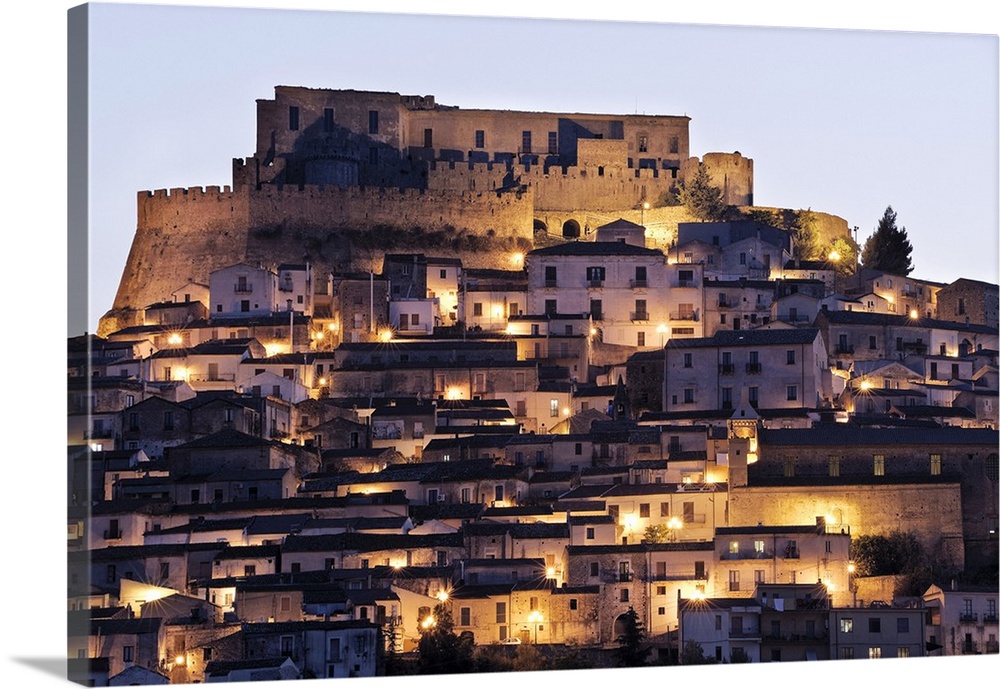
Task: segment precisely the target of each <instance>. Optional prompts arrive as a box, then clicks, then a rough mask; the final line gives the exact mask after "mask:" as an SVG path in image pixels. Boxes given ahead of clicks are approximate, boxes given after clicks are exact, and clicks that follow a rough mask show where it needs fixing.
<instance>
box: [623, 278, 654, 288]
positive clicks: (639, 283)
mask: <svg viewBox="0 0 1000 689" xmlns="http://www.w3.org/2000/svg"><path fill="white" fill-rule="evenodd" d="M628 286H629V287H630V288H632V289H646V288H647V287H649V280H629V281H628Z"/></svg>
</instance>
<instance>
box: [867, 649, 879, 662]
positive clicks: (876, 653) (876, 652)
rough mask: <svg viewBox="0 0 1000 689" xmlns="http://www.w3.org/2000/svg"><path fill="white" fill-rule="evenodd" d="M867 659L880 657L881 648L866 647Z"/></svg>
mask: <svg viewBox="0 0 1000 689" xmlns="http://www.w3.org/2000/svg"><path fill="white" fill-rule="evenodd" d="M868 657H869V658H871V659H873V660H874V659H875V658H881V657H882V647H881V646H869V647H868Z"/></svg>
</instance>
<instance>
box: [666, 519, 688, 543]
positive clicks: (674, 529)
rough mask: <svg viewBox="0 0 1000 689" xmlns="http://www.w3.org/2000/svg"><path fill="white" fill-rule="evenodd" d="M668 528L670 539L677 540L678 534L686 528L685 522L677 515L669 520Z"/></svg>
mask: <svg viewBox="0 0 1000 689" xmlns="http://www.w3.org/2000/svg"><path fill="white" fill-rule="evenodd" d="M667 528H668V529H670V540H671V541H673V542H676V541H677V534H678V533H679V532H680V530H681V529H682V528H684V524H683V523H682V522H681V520H680V519H678V518H677V517H671V518H670V521H668V522H667Z"/></svg>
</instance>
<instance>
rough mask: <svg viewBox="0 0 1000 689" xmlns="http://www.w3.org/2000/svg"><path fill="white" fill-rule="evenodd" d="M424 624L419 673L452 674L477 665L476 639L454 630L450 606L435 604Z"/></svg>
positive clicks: (471, 668) (418, 649)
mask: <svg viewBox="0 0 1000 689" xmlns="http://www.w3.org/2000/svg"><path fill="white" fill-rule="evenodd" d="M422 627H423V628H422V630H421V632H420V642H419V643H418V644H417V651H418V652H419V654H420V674H424V675H438V674H451V673H455V672H471V671H472V670H473V669H474V666H473V660H472V651H473V648H474V644H473V641H472V639H470V638H469V637H467V636H459V635H457V634H455V624H454V622H453V621H452V618H451V611H450V610H449V608H448V607H447V606H445V605H437V606H435V608H434V615H433V617H432V618H431V621H429V622H428V623H427V624H426V625H422Z"/></svg>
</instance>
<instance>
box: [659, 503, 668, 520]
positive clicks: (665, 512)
mask: <svg viewBox="0 0 1000 689" xmlns="http://www.w3.org/2000/svg"><path fill="white" fill-rule="evenodd" d="M660 516H661V517H669V516H670V503H669V502H661V503H660Z"/></svg>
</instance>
